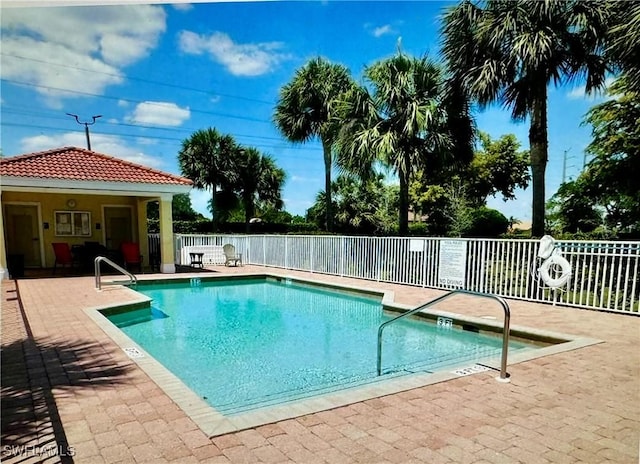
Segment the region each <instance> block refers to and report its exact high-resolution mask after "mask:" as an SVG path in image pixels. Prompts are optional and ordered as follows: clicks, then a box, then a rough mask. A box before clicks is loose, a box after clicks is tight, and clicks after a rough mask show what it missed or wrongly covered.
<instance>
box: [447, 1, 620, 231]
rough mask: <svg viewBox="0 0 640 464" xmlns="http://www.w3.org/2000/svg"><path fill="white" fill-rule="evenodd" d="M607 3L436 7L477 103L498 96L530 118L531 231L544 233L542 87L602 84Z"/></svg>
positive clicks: (459, 75) (457, 71)
mask: <svg viewBox="0 0 640 464" xmlns="http://www.w3.org/2000/svg"><path fill="white" fill-rule="evenodd" d="M609 17H610V5H609V3H607V2H593V1H580V0H544V1H538V0H521V1H499V0H489V1H487V2H485V3H483V4H482V6H478V5H476V4H474V3H472V2H471V1H469V0H465V1H463V2H462V3H460V4H459V5H457V6H454V7H452V8H450V9H449V10H447V12H446V13H445V15H444V25H443V28H442V34H443V40H444V44H443V52H444V55H445V57H446V59H447V61H448V65H449V68H450V69H451V71H452V72H453V73H454V76H455V78H456V79H458V80H459V81H460V82H462V83H463V84H464V86H465V87H466V89H467V90H468V91H469V93H470V94H471V95H472V96H473V97H474V98H475V99H477V101H478V102H479V103H480V105H481V106H486V105H488V104H490V103H492V102H500V103H502V104H503V105H505V106H506V107H508V108H510V109H511V115H512V117H513V119H514V120H524V119H525V118H527V117H528V118H529V119H530V130H529V148H530V150H531V171H532V180H533V202H532V203H533V214H532V219H533V224H532V235H533V236H537V237H539V236H541V235H543V234H544V214H545V183H544V175H545V169H546V165H547V159H548V136H547V88H548V85H549V84H550V83H551V81H553V82H554V83H555V84H556V85H560V84H562V83H564V82H567V81H571V80H574V79H577V78H585V80H586V90H587V91H588V92H591V91H592V90H594V89H599V88H602V87H603V85H604V79H605V73H606V72H607V69H608V68H607V62H606V60H605V58H604V57H603V51H604V48H605V42H604V40H605V38H606V32H607V29H608V28H607V24H608V22H609Z"/></svg>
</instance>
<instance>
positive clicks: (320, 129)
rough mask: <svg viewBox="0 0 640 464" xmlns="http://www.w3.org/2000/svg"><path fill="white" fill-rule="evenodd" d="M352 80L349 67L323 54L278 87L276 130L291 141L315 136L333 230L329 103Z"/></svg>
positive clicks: (332, 133) (332, 127)
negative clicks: (320, 154) (282, 85)
mask: <svg viewBox="0 0 640 464" xmlns="http://www.w3.org/2000/svg"><path fill="white" fill-rule="evenodd" d="M352 85H354V84H353V81H352V79H351V77H350V74H349V70H348V69H347V68H346V67H344V66H342V65H339V64H333V63H330V62H329V61H327V60H325V59H323V58H320V57H318V58H314V59H312V60H311V61H309V62H308V63H307V64H306V65H304V66H303V67H302V68H300V69H298V70H297V71H296V73H295V76H294V77H293V79H292V80H291V82H289V83H288V84H286V85H285V86H284V87H282V89H281V90H280V100H279V102H278V104H277V105H276V108H275V114H274V120H275V123H276V126H277V127H278V129H279V130H280V132H281V133H282V134H283V135H284V136H285V137H286V138H287V139H288V140H290V141H292V142H307V141H309V140H311V139H314V138H319V139H320V142H321V143H322V151H323V154H324V171H325V176H324V177H325V192H326V214H327V216H326V229H327V230H328V231H331V230H333V216H332V212H331V167H332V165H333V160H332V156H331V149H332V146H333V143H334V141H335V134H336V128H335V125H334V124H333V122H334V119H333V117H332V104H333V102H334V101H335V100H336V99H337V98H338V97H339V96H340V95H342V93H344V92H345V91H346V90H347V89H349V88H350V87H351V86H352Z"/></svg>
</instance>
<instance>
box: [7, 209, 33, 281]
mask: <svg viewBox="0 0 640 464" xmlns="http://www.w3.org/2000/svg"><path fill="white" fill-rule="evenodd" d="M4 217H5V227H6V234H7V235H6V239H7V259H13V260H16V261H20V264H21V265H23V266H24V267H31V268H35V267H42V247H41V243H42V237H41V231H40V227H39V225H38V224H39V223H40V221H39V218H40V214H39V208H38V205H33V204H32V205H27V204H6V205H5V207H4Z"/></svg>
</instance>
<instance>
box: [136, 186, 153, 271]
mask: <svg viewBox="0 0 640 464" xmlns="http://www.w3.org/2000/svg"><path fill="white" fill-rule="evenodd" d="M148 201H149V200H147V199H146V198H138V201H137V211H138V221H137V222H138V244H139V246H140V254H141V255H142V260H143V263H144V262H146V263H147V265H148V266H151V259H150V255H149V237H148V236H147V202H148Z"/></svg>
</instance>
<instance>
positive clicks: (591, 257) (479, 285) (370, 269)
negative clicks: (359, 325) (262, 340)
mask: <svg viewBox="0 0 640 464" xmlns="http://www.w3.org/2000/svg"><path fill="white" fill-rule="evenodd" d="M448 240H455V241H457V242H464V244H465V245H464V251H465V254H464V255H463V256H462V258H461V260H462V262H463V264H462V266H463V268H462V269H463V270H462V272H463V274H462V280H461V283H463V285H460V286H462V287H463V288H465V289H467V290H473V291H479V292H485V293H492V294H495V295H499V296H504V297H508V298H516V299H523V300H528V301H537V302H555V303H558V304H563V305H568V306H576V307H581V308H590V309H599V310H607V311H616V312H625V313H636V314H637V313H638V309H639V299H640V298H639V297H640V295H639V293H640V282H639V279H640V275H639V268H640V262H639V261H640V242H637V241H634V242H629V241H628V242H605V241H589V242H587V241H558V242H556V245H557V247H558V248H559V249H560V250H561V252H562V254H563V256H564V257H565V258H566V259H567V261H569V263H570V265H571V272H572V275H571V279H570V280H569V283H568V284H567V286H566V287H564V288H563V289H562V290H559V291H553V290H551V289H549V288H546V287H545V286H544V285H543V284H542V283H541V282H540V280H539V278H538V275H537V269H538V267H539V266H540V264H541V263H540V261H539V260H538V259H537V251H538V243H539V242H538V241H537V240H502V239H447V238H409V237H347V236H297V235H294V236H292V235H176V236H175V244H176V247H175V249H176V263H178V264H181V263H182V264H188V263H189V261H188V254H187V251H186V250H188V247H194V246H197V247H206V246H218V247H219V246H222V245H224V244H226V243H231V244H232V245H234V246H235V247H236V251H238V252H240V253H242V255H243V261H244V262H245V263H246V264H254V265H262V266H273V267H280V268H285V269H294V270H300V271H309V272H317V273H324V274H332V275H338V276H345V277H356V278H361V279H369V280H377V281H383V282H393V283H399V284H408V285H416V286H422V287H431V288H441V289H451V288H459V287H460V286H459V285H455V286H452V285H444V284H442V283H441V281H440V279H439V275H441V274H442V266H441V264H442V263H441V262H440V258H441V247H442V243H443V242H445V241H448Z"/></svg>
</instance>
